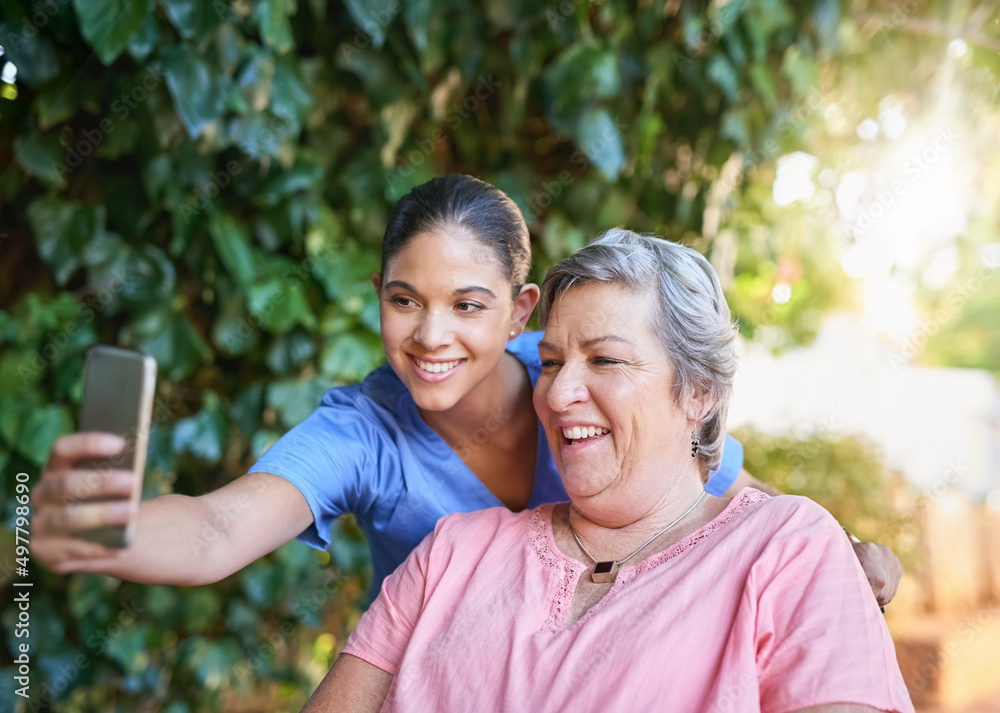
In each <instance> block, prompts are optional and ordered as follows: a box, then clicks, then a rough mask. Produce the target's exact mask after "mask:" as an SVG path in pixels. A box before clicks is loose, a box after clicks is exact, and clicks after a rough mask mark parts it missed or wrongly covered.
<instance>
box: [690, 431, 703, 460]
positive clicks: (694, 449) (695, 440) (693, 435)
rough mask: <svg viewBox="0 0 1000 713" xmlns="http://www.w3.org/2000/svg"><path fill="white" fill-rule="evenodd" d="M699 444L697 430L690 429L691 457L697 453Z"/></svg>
mask: <svg viewBox="0 0 1000 713" xmlns="http://www.w3.org/2000/svg"><path fill="white" fill-rule="evenodd" d="M699 445H701V441H700V440H699V439H698V432H697V431H691V457H692V458H695V457H696V456H697V455H698V446H699Z"/></svg>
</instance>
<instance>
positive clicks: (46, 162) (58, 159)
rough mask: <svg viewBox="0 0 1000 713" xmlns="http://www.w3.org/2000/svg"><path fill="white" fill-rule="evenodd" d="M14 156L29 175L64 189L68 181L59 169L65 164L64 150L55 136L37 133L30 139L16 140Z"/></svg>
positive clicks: (20, 138) (19, 138)
mask: <svg viewBox="0 0 1000 713" xmlns="http://www.w3.org/2000/svg"><path fill="white" fill-rule="evenodd" d="M14 156H15V157H16V158H17V162H18V163H19V164H21V166H22V167H23V168H24V170H26V171H27V172H28V173H31V174H34V175H35V176H38V178H39V179H41V180H42V181H44V182H45V183H46V184H48V185H49V186H51V187H53V188H63V187H65V185H66V181H65V180H64V179H63V177H62V174H61V173H60V171H59V169H60V168H61V167H62V164H63V157H64V156H63V149H62V146H60V145H59V141H58V139H57V138H56V137H55V136H48V135H46V134H42V133H41V132H38V131H36V132H35V133H33V134H31V136H29V137H28V138H22V137H18V138H17V139H15V140H14Z"/></svg>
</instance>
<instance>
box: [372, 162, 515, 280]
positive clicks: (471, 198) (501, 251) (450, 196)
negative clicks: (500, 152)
mask: <svg viewBox="0 0 1000 713" xmlns="http://www.w3.org/2000/svg"><path fill="white" fill-rule="evenodd" d="M449 228H464V229H465V230H467V231H468V232H469V233H470V234H471V235H473V236H474V237H475V238H476V239H477V240H479V241H480V242H482V243H485V244H486V245H488V246H489V247H490V248H491V249H492V250H493V253H494V255H496V257H497V258H498V260H499V261H500V266H501V269H502V270H503V273H504V277H506V278H507V280H509V281H510V284H511V285H513V286H514V296H515V297H516V296H517V292H518V290H519V289H520V287H521V285H523V284H524V283H525V282H526V281H527V279H528V270H529V269H530V268H531V245H530V243H529V242H528V226H527V225H525V222H524V216H522V215H521V211H520V210H518V207H517V204H516V203H514V201H512V200H511V199H510V198H509V197H508V196H507V194H506V193H504V192H503V191H501V190H500V189H499V188H496V187H495V186H491V185H490V184H489V183H486V182H485V181H480V180H479V179H478V178H473V177H472V176H462V175H457V174H453V175H451V176H439V177H438V178H432V179H431V180H429V181H427V183H424V184H422V185H419V186H417V187H416V188H414V189H413V190H412V191H410V192H409V193H407V194H406V195H405V196H403V197H402V198H400V199H399V202H398V203H396V207H395V208H394V209H393V212H392V215H391V216H390V218H389V223H388V225H386V227H385V238H383V240H382V272H383V274H384V273H385V268H386V266H387V265H388V264H389V262H390V261H391V260H392V258H393V257H394V256H395V255H396V253H398V252H399V251H400V250H401V249H403V247H404V246H405V245H406V244H407V243H408V242H409V241H410V239H411V238H413V237H415V236H417V235H419V234H420V233H425V232H429V231H434V230H447V229H449Z"/></svg>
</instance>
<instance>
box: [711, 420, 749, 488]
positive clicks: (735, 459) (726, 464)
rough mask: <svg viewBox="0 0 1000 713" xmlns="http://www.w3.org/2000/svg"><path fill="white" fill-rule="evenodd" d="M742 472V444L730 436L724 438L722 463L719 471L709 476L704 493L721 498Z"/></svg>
mask: <svg viewBox="0 0 1000 713" xmlns="http://www.w3.org/2000/svg"><path fill="white" fill-rule="evenodd" d="M741 470H743V444H742V443H740V442H739V441H737V440H736V439H735V438H733V437H732V436H729V435H727V436H726V442H725V444H724V445H723V446H722V462H721V463H720V464H719V469H718V470H717V471H714V472H713V473H712V474H711V476H709V479H708V482H707V483H706V484H705V492H706V493H708V494H709V495H715V496H716V497H722V496H723V495H725V494H726V491H727V490H729V486H730V485H732V484H733V483H734V482H735V481H736V476H738V475H739V474H740V471H741Z"/></svg>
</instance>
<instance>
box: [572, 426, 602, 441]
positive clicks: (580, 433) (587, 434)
mask: <svg viewBox="0 0 1000 713" xmlns="http://www.w3.org/2000/svg"><path fill="white" fill-rule="evenodd" d="M606 433H611V431H609V430H608V429H606V428H600V427H597V426H583V427H582V428H581V427H580V426H573V427H572V428H564V429H563V436H564V437H565V438H566V439H567V440H570V441H583V440H586V439H588V438H593V437H594V436H603V435H604V434H606Z"/></svg>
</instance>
